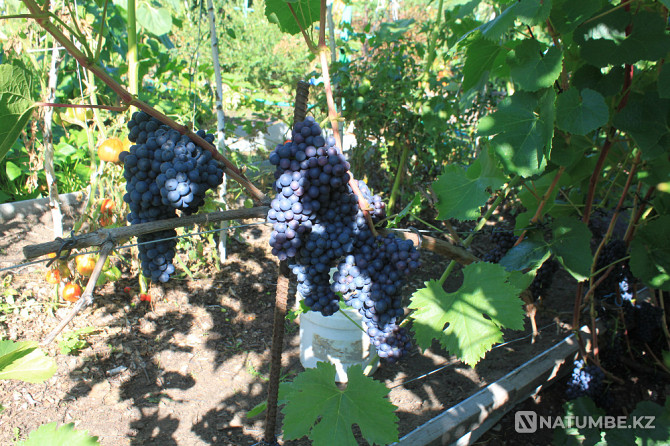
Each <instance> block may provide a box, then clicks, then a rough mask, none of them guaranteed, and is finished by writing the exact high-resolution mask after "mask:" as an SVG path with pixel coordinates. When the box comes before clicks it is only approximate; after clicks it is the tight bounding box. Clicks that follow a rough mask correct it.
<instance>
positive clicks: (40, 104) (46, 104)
mask: <svg viewBox="0 0 670 446" xmlns="http://www.w3.org/2000/svg"><path fill="white" fill-rule="evenodd" d="M35 105H36V106H38V107H60V108H100V109H103V110H110V111H118V112H122V111H126V110H128V107H116V106H113V105H97V104H56V103H53V102H35Z"/></svg>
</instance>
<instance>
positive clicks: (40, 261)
mask: <svg viewBox="0 0 670 446" xmlns="http://www.w3.org/2000/svg"><path fill="white" fill-rule="evenodd" d="M266 224H268V223H267V222H256V223H247V224H243V225H237V226H227V227H225V228H218V229H211V230H208V231H200V232H190V233H188V234H183V235H177V236H175V237H167V238H163V239H159V240H151V241H149V242H141V243H133V244H129V245H122V246H117V247H116V248H114V251H116V250H119V249H127V248H132V247H133V246H140V245H146V244H149V243H156V242H162V241H166V240H176V239H180V238H185V237H194V236H196V235H202V234H209V233H212V232H221V231H227V230H230V229H239V228H246V227H249V226H258V225H266ZM99 252H100V250H99V249H98V250H94V251H85V252H78V253H76V254H72V255H71V256H70V257H78V256H83V255H87V254H98V253H99ZM53 260H54V259H53V258H49V259H39V260H33V261H31V262H26V263H18V264H15V265H11V266H6V267H4V268H0V273H1V272H4V271H9V270H12V269H20V268H25V267H26V266H30V265H34V264H37V263H44V262H50V261H53Z"/></svg>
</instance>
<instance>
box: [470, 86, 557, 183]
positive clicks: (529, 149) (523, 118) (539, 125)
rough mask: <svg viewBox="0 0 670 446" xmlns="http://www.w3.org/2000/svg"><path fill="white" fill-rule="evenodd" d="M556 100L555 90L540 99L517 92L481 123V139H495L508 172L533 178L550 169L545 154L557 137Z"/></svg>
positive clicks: (494, 141) (492, 141)
mask: <svg viewBox="0 0 670 446" xmlns="http://www.w3.org/2000/svg"><path fill="white" fill-rule="evenodd" d="M552 95H553V96H552ZM554 96H555V94H554V93H553V89H548V90H547V91H546V92H545V93H544V94H541V95H540V97H539V98H538V96H537V95H535V94H532V93H527V92H523V91H517V92H515V93H514V95H513V96H512V97H510V98H507V99H505V100H503V101H502V102H501V104H500V106H499V107H498V110H497V111H495V112H494V113H492V114H490V115H488V116H485V117H484V118H482V119H481V120H480V121H479V127H478V132H479V134H480V135H483V136H487V135H495V136H493V138H492V139H491V140H490V144H491V147H493V149H494V150H495V152H496V154H497V155H498V157H499V158H500V160H501V161H502V163H503V166H504V167H505V169H506V170H507V171H509V172H511V173H516V174H518V175H521V176H523V177H529V176H533V175H537V174H539V173H542V171H543V170H544V168H545V167H546V159H545V158H544V152H545V150H546V151H547V152H548V151H549V148H550V146H551V138H552V136H553V128H554V113H553V111H554V108H553V99H552V98H553V97H554Z"/></svg>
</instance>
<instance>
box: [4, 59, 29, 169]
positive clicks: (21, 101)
mask: <svg viewBox="0 0 670 446" xmlns="http://www.w3.org/2000/svg"><path fill="white" fill-rule="evenodd" d="M35 97H36V95H35V88H34V80H33V76H32V73H31V72H30V71H29V70H28V69H26V67H25V66H24V65H23V64H21V63H20V62H18V61H15V62H13V63H4V64H2V65H0V116H1V117H2V119H0V160H2V159H3V158H4V157H5V155H6V154H7V152H8V151H9V149H10V148H11V147H12V145H14V142H15V141H16V139H17V138H18V137H19V134H20V133H21V131H22V130H23V128H24V127H25V126H26V124H27V123H28V120H29V119H30V116H31V115H32V113H33V107H34V102H35V99H34V98H35Z"/></svg>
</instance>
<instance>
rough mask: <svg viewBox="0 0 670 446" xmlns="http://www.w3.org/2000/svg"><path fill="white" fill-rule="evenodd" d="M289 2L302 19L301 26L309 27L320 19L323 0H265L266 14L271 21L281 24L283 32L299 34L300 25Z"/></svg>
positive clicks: (280, 27) (299, 18)
mask: <svg viewBox="0 0 670 446" xmlns="http://www.w3.org/2000/svg"><path fill="white" fill-rule="evenodd" d="M289 3H290V4H291V6H292V7H293V10H294V11H295V15H296V17H297V18H298V20H299V21H300V26H302V28H303V29H307V28H309V27H310V26H311V25H312V23H314V22H316V21H317V20H319V11H320V10H321V2H320V1H319V0H297V1H290V2H289V1H286V0H266V1H265V16H266V17H267V18H268V20H269V21H270V22H271V23H275V24H276V25H277V26H279V29H280V30H282V32H285V33H289V34H298V33H299V32H300V26H299V25H298V23H296V19H295V18H294V17H293V14H292V13H291V10H290V9H289V6H288V5H289Z"/></svg>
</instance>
